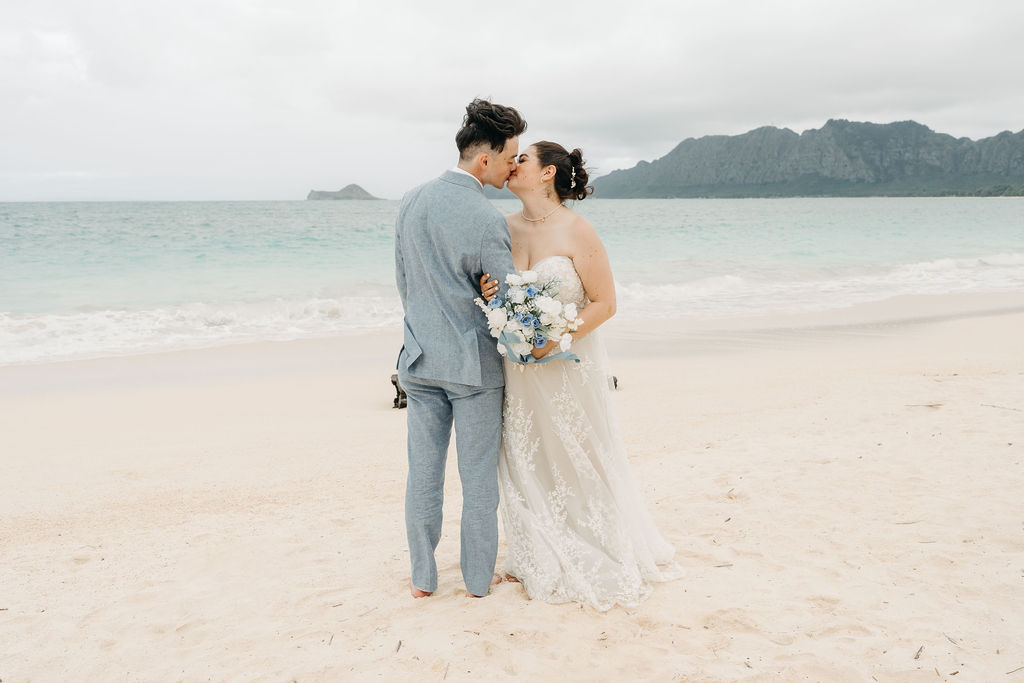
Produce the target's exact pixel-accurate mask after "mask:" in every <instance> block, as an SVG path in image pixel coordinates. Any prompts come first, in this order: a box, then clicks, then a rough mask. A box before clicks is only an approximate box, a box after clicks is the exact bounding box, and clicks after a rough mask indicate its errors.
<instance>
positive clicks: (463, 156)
mask: <svg viewBox="0 0 1024 683" xmlns="http://www.w3.org/2000/svg"><path fill="white" fill-rule="evenodd" d="M524 130H526V121H524V120H523V118H522V116H520V115H519V112H517V111H516V110H515V109H513V108H511V107H505V106H502V105H500V104H492V103H491V102H487V101H485V100H479V99H476V100H473V101H472V102H471V103H470V104H469V106H467V107H466V116H465V118H464V119H463V124H462V128H461V129H460V130H459V132H458V134H457V135H456V136H455V144H456V146H457V147H458V149H459V162H458V165H457V166H456V167H455V168H454V169H452V170H449V171H445V172H444V173H443V174H441V176H440V177H439V178H436V179H434V180H432V181H430V182H428V183H426V184H425V185H421V186H420V187H417V188H415V189H413V190H410V191H409V192H408V193H407V194H406V195H405V197H403V199H402V205H401V208H400V209H399V212H398V221H397V224H396V226H395V275H396V279H397V281H398V293H399V295H400V296H401V297H402V307H403V308H404V310H405V331H404V334H405V346H404V348H403V349H402V352H401V354H400V355H399V358H398V379H399V381H400V382H401V383H402V386H403V387H404V388H405V393H406V395H407V397H408V415H407V419H408V432H409V437H408V438H409V442H408V448H409V477H408V480H407V481H406V487H405V528H406V533H407V534H408V538H409V555H410V559H411V561H412V580H411V581H410V590H411V591H412V595H413V597H414V598H422V597H425V596H427V595H430V594H431V593H433V592H434V591H435V590H437V564H436V562H435V560H434V550H435V549H436V548H437V542H438V540H440V538H441V504H442V500H443V497H444V474H445V459H446V457H447V453H448V442H449V441H450V439H451V431H452V424H453V422H454V426H455V436H456V446H457V449H458V456H459V478H460V479H461V480H462V531H461V542H462V553H461V559H462V577H463V579H464V580H465V582H466V590H467V591H468V592H469V594H470V595H472V596H476V597H483V596H485V595H487V593H488V591H489V590H490V587H491V585H492V582H493V583H497V580H495V579H497V577H496V576H495V574H494V563H495V559H496V557H497V554H498V473H497V467H498V448H499V445H500V442H501V408H502V399H503V394H504V385H505V376H504V373H503V371H502V365H501V357H500V356H499V355H498V352H497V349H496V346H495V342H494V339H492V338H491V336H490V334H488V331H487V323H486V318H485V317H484V315H483V313H482V312H481V311H480V309H479V308H477V306H476V305H475V304H474V303H473V299H474V298H475V297H478V296H480V290H479V281H480V278H481V276H483V274H484V273H491V274H493V275H494V276H496V277H498V278H500V279H501V280H504V279H505V277H504V276H505V275H506V274H507V273H512V272H515V267H514V266H513V265H512V253H511V244H510V240H509V233H508V225H507V224H506V222H505V218H504V217H503V216H502V215H501V213H500V212H498V210H497V209H495V208H494V205H493V204H491V202H490V201H488V200H487V199H486V198H485V197H484V193H483V188H484V184H487V185H493V186H494V187H497V188H501V187H503V186H504V185H505V182H506V181H507V180H508V177H509V175H510V174H511V173H512V171H513V170H514V169H515V164H516V157H517V156H518V152H519V135H520V134H521V133H522V132H523V131H524ZM498 580H500V579H498Z"/></svg>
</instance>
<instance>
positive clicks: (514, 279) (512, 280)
mask: <svg viewBox="0 0 1024 683" xmlns="http://www.w3.org/2000/svg"><path fill="white" fill-rule="evenodd" d="M505 282H507V283H508V284H510V285H512V286H513V287H522V286H523V278H521V277H520V276H518V275H516V274H515V273H509V274H508V275H506V276H505Z"/></svg>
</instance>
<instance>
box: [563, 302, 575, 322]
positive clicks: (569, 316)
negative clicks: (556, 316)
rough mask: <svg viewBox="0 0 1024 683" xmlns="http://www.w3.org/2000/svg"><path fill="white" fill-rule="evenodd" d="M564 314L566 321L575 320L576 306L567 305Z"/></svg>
mask: <svg viewBox="0 0 1024 683" xmlns="http://www.w3.org/2000/svg"><path fill="white" fill-rule="evenodd" d="M563 312H564V313H565V319H566V320H575V319H576V313H577V311H576V304H566V305H565V309H564V311H563Z"/></svg>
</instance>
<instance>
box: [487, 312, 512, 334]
mask: <svg viewBox="0 0 1024 683" xmlns="http://www.w3.org/2000/svg"><path fill="white" fill-rule="evenodd" d="M507 323H508V316H507V315H506V314H505V309H504V308H492V309H490V310H489V311H487V326H488V327H490V328H491V330H492V334H493V330H495V329H497V330H501V329H502V328H503V327H505V325H506V324H507Z"/></svg>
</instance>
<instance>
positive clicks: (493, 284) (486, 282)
mask: <svg viewBox="0 0 1024 683" xmlns="http://www.w3.org/2000/svg"><path fill="white" fill-rule="evenodd" d="M497 293H498V281H497V280H492V279H491V274H490V273H484V274H483V277H481V278H480V296H482V297H483V298H484V301H490V300H491V299H493V298H494V297H495V295H497Z"/></svg>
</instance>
